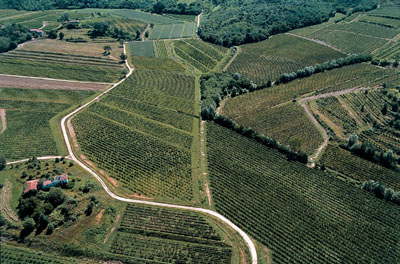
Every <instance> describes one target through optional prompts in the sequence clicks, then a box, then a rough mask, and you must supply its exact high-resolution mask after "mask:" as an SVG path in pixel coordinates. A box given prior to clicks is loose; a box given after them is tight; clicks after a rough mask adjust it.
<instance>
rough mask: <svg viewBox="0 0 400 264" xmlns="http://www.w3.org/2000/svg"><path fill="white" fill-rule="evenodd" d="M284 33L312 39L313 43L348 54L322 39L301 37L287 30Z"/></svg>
mask: <svg viewBox="0 0 400 264" xmlns="http://www.w3.org/2000/svg"><path fill="white" fill-rule="evenodd" d="M285 34H286V35H289V36H293V37H298V38H301V39H305V40H308V41H312V42H314V43H318V44H320V45H322V46H325V47H328V48H331V49H333V50H336V51H338V52H341V53H343V54H346V55H350V53H346V52H344V51H343V50H340V49H338V48H335V47H334V46H332V45H330V44H328V43H326V42H324V41H322V40H318V39H312V38H307V37H303V36H300V35H296V34H293V33H289V32H287V33H285Z"/></svg>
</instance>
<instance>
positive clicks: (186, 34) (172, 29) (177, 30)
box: [149, 22, 196, 40]
mask: <svg viewBox="0 0 400 264" xmlns="http://www.w3.org/2000/svg"><path fill="white" fill-rule="evenodd" d="M195 31H196V24H195V23H194V22H185V23H179V24H164V25H155V26H154V28H153V30H152V31H151V32H150V36H149V39H150V40H157V39H178V38H193V37H194V36H195V33H196V32H195Z"/></svg>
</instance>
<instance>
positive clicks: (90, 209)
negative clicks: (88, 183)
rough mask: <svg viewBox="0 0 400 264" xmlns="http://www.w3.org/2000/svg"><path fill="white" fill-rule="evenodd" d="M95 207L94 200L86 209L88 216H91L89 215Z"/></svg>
mask: <svg viewBox="0 0 400 264" xmlns="http://www.w3.org/2000/svg"><path fill="white" fill-rule="evenodd" d="M93 208H94V203H93V202H90V203H89V204H88V207H87V208H86V210H85V214H86V216H89V215H91V214H92V212H93Z"/></svg>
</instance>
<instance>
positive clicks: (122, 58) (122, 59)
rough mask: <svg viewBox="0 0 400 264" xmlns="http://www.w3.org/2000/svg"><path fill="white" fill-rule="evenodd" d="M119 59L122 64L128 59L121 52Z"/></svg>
mask: <svg viewBox="0 0 400 264" xmlns="http://www.w3.org/2000/svg"><path fill="white" fill-rule="evenodd" d="M119 58H120V59H121V61H122V62H125V61H126V59H127V58H128V57H127V56H126V54H125V53H123V52H122V53H121V55H120V56H119Z"/></svg>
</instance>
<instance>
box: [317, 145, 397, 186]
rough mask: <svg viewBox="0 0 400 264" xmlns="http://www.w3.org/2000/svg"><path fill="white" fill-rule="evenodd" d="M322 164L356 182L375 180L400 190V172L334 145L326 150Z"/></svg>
mask: <svg viewBox="0 0 400 264" xmlns="http://www.w3.org/2000/svg"><path fill="white" fill-rule="evenodd" d="M320 163H321V164H323V165H325V166H326V167H327V168H330V169H332V170H335V171H338V172H340V173H342V174H344V175H346V176H347V177H349V178H352V179H354V180H356V181H360V182H364V181H367V180H375V181H379V182H381V183H383V184H384V185H385V186H387V187H389V188H393V189H394V190H399V189H400V181H399V179H400V174H399V173H398V172H394V171H393V170H389V169H386V168H384V167H382V166H380V165H377V164H375V163H373V162H370V161H367V160H365V159H362V158H360V157H357V156H356V155H353V154H351V153H350V152H349V151H347V150H344V149H341V148H339V147H337V146H334V145H329V146H328V147H327V148H326V150H325V151H324V154H323V156H322V158H321V160H320Z"/></svg>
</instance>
